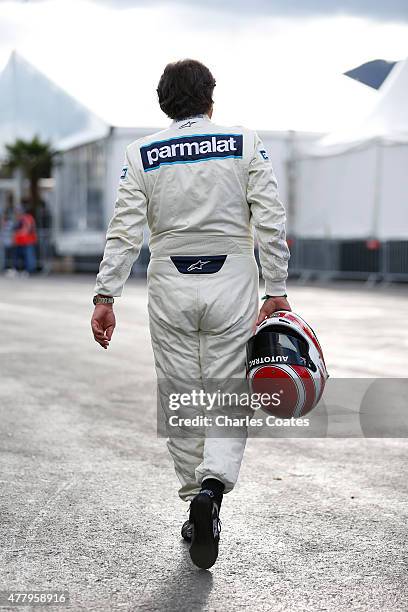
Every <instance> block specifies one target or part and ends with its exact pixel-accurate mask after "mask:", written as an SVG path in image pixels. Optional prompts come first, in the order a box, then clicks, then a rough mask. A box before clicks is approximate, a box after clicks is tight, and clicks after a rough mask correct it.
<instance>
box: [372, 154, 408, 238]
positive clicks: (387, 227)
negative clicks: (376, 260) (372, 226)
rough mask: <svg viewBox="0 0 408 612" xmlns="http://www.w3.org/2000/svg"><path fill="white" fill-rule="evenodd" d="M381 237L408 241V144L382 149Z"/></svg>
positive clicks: (379, 218)
mask: <svg viewBox="0 0 408 612" xmlns="http://www.w3.org/2000/svg"><path fill="white" fill-rule="evenodd" d="M382 155H383V157H382V165H381V168H382V169H381V183H380V184H381V188H380V209H379V215H378V237H379V238H381V239H383V240H389V239H401V240H407V239H408V145H400V146H389V147H383V151H382Z"/></svg>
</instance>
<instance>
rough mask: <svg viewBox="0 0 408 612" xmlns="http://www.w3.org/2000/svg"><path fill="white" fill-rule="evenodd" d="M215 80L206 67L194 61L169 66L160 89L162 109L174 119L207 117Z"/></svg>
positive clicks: (158, 91)
mask: <svg viewBox="0 0 408 612" xmlns="http://www.w3.org/2000/svg"><path fill="white" fill-rule="evenodd" d="M214 87H215V79H214V77H213V75H212V74H211V72H210V71H209V69H208V68H207V66H204V64H202V63H201V62H198V61H197V60H192V59H185V60H181V61H179V62H174V63H172V64H167V66H166V67H165V69H164V72H163V74H162V75H161V77H160V81H159V85H158V87H157V95H158V96H159V104H160V108H161V109H162V111H163V112H164V113H166V115H167V116H168V117H170V118H171V119H187V118H188V117H194V115H201V114H204V113H208V111H209V110H210V108H211V105H212V104H213V99H212V95H213V91H214Z"/></svg>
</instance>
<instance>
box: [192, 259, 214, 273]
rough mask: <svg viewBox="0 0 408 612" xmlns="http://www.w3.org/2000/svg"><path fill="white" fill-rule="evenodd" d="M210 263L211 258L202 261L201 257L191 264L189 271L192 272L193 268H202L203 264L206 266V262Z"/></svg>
mask: <svg viewBox="0 0 408 612" xmlns="http://www.w3.org/2000/svg"><path fill="white" fill-rule="evenodd" d="M208 263H210V260H208V261H201V259H199V260H198V261H196V262H195V263H193V264H191V266H188V268H187V272H192V270H202V269H203V266H205V264H208Z"/></svg>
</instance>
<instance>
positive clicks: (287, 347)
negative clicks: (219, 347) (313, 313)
mask: <svg viewBox="0 0 408 612" xmlns="http://www.w3.org/2000/svg"><path fill="white" fill-rule="evenodd" d="M246 348H247V377H248V379H249V384H250V390H251V392H252V393H268V394H270V395H271V394H272V393H280V394H281V395H280V402H279V405H275V404H274V403H271V404H268V405H267V406H266V407H265V406H263V409H264V410H265V411H266V412H268V413H272V414H274V415H276V416H282V417H301V416H303V415H304V414H307V413H308V412H310V411H311V410H312V409H313V408H314V407H315V406H316V405H317V404H318V402H319V400H320V398H321V396H322V394H323V390H324V387H325V384H326V380H327V379H328V377H329V374H328V373H327V369H326V364H325V361H324V357H323V351H322V348H321V346H320V343H319V341H318V339H317V336H316V334H315V333H314V331H313V329H312V328H311V327H310V325H308V323H306V321H304V320H303V319H302V317H300V316H299V315H297V314H295V313H294V312H291V311H287V310H278V311H276V312H274V313H273V314H272V315H271V316H270V317H269V318H268V319H265V320H264V321H263V322H262V323H261V324H260V325H258V327H257V328H256V331H255V334H254V336H252V338H250V339H249V340H248V342H247V347H246Z"/></svg>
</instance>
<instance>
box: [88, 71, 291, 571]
mask: <svg viewBox="0 0 408 612" xmlns="http://www.w3.org/2000/svg"><path fill="white" fill-rule="evenodd" d="M214 86H215V81H214V79H213V77H212V75H211V73H210V71H209V70H208V68H206V67H205V66H203V65H202V64H201V63H199V62H197V61H194V60H183V61H181V62H176V63H174V64H169V65H168V66H167V67H166V69H165V71H164V73H163V75H162V77H161V79H160V83H159V87H158V90H157V91H158V96H159V103H160V106H161V108H162V110H164V112H165V113H166V114H167V115H168V116H169V117H170V118H172V119H173V122H172V123H171V125H170V126H169V127H168V128H166V129H164V130H162V131H160V132H157V133H155V134H152V135H150V136H145V137H143V138H140V139H138V140H137V141H135V142H133V143H132V144H130V145H129V146H128V147H127V150H126V155H125V161H124V166H123V170H122V174H121V177H120V182H119V188H118V196H117V201H116V204H115V210H114V215H113V218H112V220H111V222H110V225H109V228H108V231H107V236H106V239H107V241H106V247H105V252H104V256H103V260H102V262H101V265H100V270H99V274H98V276H97V281H96V286H95V294H96V296H95V298H94V303H95V311H94V314H93V317H92V329H93V333H94V337H95V340H96V341H97V342H98V343H99V344H101V346H103V347H104V348H107V347H108V345H109V341H110V339H111V337H112V333H113V329H114V326H115V318H114V314H113V307H112V303H113V297H116V296H120V295H121V293H122V289H123V286H124V284H125V281H126V280H127V278H128V276H129V273H130V271H131V268H132V265H133V263H134V262H135V260H136V258H137V257H138V255H139V252H140V248H141V246H142V242H143V228H144V226H145V224H146V222H147V224H148V227H149V229H150V242H149V247H150V252H151V260H150V264H149V267H148V296H149V297H148V310H149V320H150V332H151V339H152V346H153V351H154V358H155V365H156V373H157V377H158V379H165V380H177V379H183V377H184V378H188V379H192V380H197V381H199V380H211V379H217V378H222V379H230V378H242V379H244V378H245V345H246V342H247V340H248V339H249V338H250V336H251V334H252V333H253V329H254V326H255V324H256V322H257V320H258V321H261V320H263V319H264V318H265V317H267V316H269V315H270V314H272V313H273V312H274V311H275V310H278V309H282V308H283V309H290V306H289V304H288V302H287V300H286V278H287V266H288V259H289V251H288V247H287V243H286V236H285V210H284V207H283V205H282V204H281V202H280V201H279V199H278V194H277V184H276V179H275V176H274V172H273V169H272V165H271V162H270V160H269V158H268V154H267V152H266V150H265V148H264V145H263V144H262V142H261V140H260V138H259V137H258V136H257V134H256V133H255V132H254V131H252V130H249V129H245V128H242V127H225V126H220V125H217V124H215V123H213V122H212V121H211V116H212V110H213V101H212V93H213V89H214ZM253 227H255V230H256V234H257V239H258V246H259V258H260V263H261V268H262V275H263V278H264V279H265V293H266V294H267V296H268V297H267V299H266V301H265V302H264V305H263V307H262V309H261V311H258V308H259V297H258V295H259V292H258V267H257V264H256V260H255V257H254V238H253ZM245 441H246V436H245V434H243V435H241V436H238V437H236V436H235V437H231V438H229V437H225V436H223V437H216V436H215V437H206V435H205V431H204V430H203V429H199V430H197V432H196V435H194V436H193V437H192V436H186V437H183V436H176V437H174V438H172V437H171V436H170V438H169V441H168V448H169V451H170V453H171V456H172V458H173V461H174V466H175V470H176V473H177V476H178V478H179V480H180V484H181V488H180V490H179V495H180V497H181V498H182V499H183V500H186V501H191V502H192V503H191V510H190V521H189V522H188V524H186V525H185V526H184V532H183V537H185V539H187V540H190V541H191V540H192V545H191V548H190V554H191V558H192V559H193V561H194V563H196V565H198V566H199V567H210V566H211V565H212V564H213V563H214V562H215V559H216V558H217V554H218V539H219V534H218V531H217V525H218V511H219V506H220V504H221V499H222V494H223V493H226V492H229V491H231V489H232V488H233V487H234V485H235V483H236V481H237V478H238V473H239V469H240V465H241V461H242V456H243V453H244V448H245ZM209 525H211V527H210V526H209ZM191 526H194V529H193V530H191V529H189V527H191Z"/></svg>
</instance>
